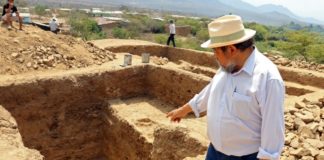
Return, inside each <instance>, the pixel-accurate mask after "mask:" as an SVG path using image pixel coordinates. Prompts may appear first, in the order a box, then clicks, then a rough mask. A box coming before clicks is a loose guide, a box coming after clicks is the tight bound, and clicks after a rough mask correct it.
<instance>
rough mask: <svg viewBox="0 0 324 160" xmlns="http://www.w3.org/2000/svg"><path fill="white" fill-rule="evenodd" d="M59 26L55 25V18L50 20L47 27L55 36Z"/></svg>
mask: <svg viewBox="0 0 324 160" xmlns="http://www.w3.org/2000/svg"><path fill="white" fill-rule="evenodd" d="M58 26H59V24H58V23H57V20H56V18H52V20H51V21H50V22H49V27H50V30H51V31H52V32H53V33H55V34H57V33H58V31H59V28H58Z"/></svg>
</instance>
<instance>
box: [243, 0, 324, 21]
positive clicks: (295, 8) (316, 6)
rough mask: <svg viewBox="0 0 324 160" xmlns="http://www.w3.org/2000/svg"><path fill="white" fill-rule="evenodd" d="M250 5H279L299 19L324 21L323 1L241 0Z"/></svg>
mask: <svg viewBox="0 0 324 160" xmlns="http://www.w3.org/2000/svg"><path fill="white" fill-rule="evenodd" d="M243 1H245V2H248V3H250V4H252V5H255V6H259V5H263V4H279V5H282V6H284V7H286V8H288V9H289V10H290V11H292V12H293V13H295V14H296V15H298V16H301V17H312V18H316V19H318V20H321V21H324V0H243Z"/></svg>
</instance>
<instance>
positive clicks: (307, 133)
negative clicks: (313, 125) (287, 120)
mask: <svg viewBox="0 0 324 160" xmlns="http://www.w3.org/2000/svg"><path fill="white" fill-rule="evenodd" d="M298 134H299V135H300V136H302V137H305V138H314V137H315V135H314V133H313V132H312V131H311V129H310V128H309V127H308V126H301V127H299V128H298Z"/></svg>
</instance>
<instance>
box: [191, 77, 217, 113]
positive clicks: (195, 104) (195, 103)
mask: <svg viewBox="0 0 324 160" xmlns="http://www.w3.org/2000/svg"><path fill="white" fill-rule="evenodd" d="M211 84H212V83H209V84H208V85H207V86H206V87H205V88H204V89H203V90H202V91H200V93H199V94H196V95H195V96H194V97H193V98H192V99H191V100H190V101H189V102H188V104H189V105H190V107H191V108H192V110H193V112H194V113H195V116H196V117H199V116H200V113H201V112H204V111H206V110H207V103H208V97H209V93H210V88H211Z"/></svg>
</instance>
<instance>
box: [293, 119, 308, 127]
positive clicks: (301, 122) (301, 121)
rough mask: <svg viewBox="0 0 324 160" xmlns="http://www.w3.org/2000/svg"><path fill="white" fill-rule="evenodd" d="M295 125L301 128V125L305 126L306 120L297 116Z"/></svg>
mask: <svg viewBox="0 0 324 160" xmlns="http://www.w3.org/2000/svg"><path fill="white" fill-rule="evenodd" d="M294 125H295V127H296V129H298V128H300V127H303V126H305V125H306V124H305V122H304V121H303V120H302V119H300V118H295V120H294Z"/></svg>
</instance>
